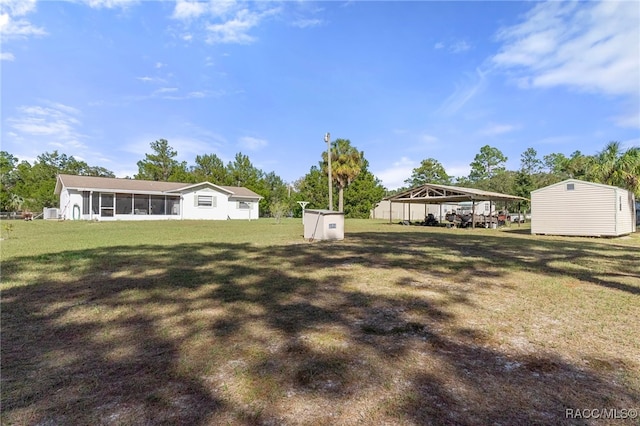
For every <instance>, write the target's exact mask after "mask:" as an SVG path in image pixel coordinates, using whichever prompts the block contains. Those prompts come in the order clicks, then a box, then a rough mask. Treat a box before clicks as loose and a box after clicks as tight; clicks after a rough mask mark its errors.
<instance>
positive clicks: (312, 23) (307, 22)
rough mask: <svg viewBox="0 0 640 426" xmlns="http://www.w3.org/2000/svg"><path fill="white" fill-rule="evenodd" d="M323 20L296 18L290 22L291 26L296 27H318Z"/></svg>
mask: <svg viewBox="0 0 640 426" xmlns="http://www.w3.org/2000/svg"><path fill="white" fill-rule="evenodd" d="M323 23H324V22H323V21H322V19H297V20H295V21H293V22H292V23H291V25H292V26H294V27H298V28H310V27H318V26H320V25H322V24H323Z"/></svg>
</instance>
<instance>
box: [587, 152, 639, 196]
mask: <svg viewBox="0 0 640 426" xmlns="http://www.w3.org/2000/svg"><path fill="white" fill-rule="evenodd" d="M590 174H591V177H592V179H593V180H595V181H597V182H600V183H604V184H607V185H613V186H618V187H621V188H625V189H628V190H629V191H631V192H633V193H635V194H636V195H640V147H632V148H629V149H628V150H627V151H625V152H622V151H621V149H620V142H609V144H608V145H607V146H606V147H605V148H604V149H603V150H602V151H600V152H599V153H598V154H597V155H596V156H595V161H594V163H593V166H592V169H591V173H590Z"/></svg>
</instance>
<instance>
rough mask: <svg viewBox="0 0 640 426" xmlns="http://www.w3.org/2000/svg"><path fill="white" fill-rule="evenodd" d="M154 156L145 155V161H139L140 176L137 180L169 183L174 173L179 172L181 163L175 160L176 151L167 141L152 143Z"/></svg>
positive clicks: (138, 175) (136, 176)
mask: <svg viewBox="0 0 640 426" xmlns="http://www.w3.org/2000/svg"><path fill="white" fill-rule="evenodd" d="M150 146H151V149H152V150H153V153H152V154H145V159H144V160H141V161H138V174H137V175H135V179H146V180H154V181H162V182H168V181H169V180H170V177H171V175H172V173H174V172H175V171H178V168H179V163H178V161H177V160H175V157H176V156H177V155H178V152H177V151H175V150H174V149H173V148H172V147H171V146H169V142H168V141H167V140H166V139H160V140H157V141H155V142H151V144H150Z"/></svg>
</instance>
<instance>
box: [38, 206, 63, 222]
mask: <svg viewBox="0 0 640 426" xmlns="http://www.w3.org/2000/svg"><path fill="white" fill-rule="evenodd" d="M42 217H43V218H44V219H45V220H47V219H58V218H59V217H60V209H56V208H50V209H44V210H43V211H42Z"/></svg>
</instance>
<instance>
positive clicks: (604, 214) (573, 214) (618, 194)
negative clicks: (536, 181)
mask: <svg viewBox="0 0 640 426" xmlns="http://www.w3.org/2000/svg"><path fill="white" fill-rule="evenodd" d="M635 218H636V212H635V197H634V195H633V193H632V192H630V191H627V190H625V189H622V188H618V187H615V186H610V185H603V184H599V183H593V182H586V181H582V180H577V179H568V180H565V181H562V182H558V183H556V184H553V185H549V186H547V187H544V188H540V189H537V190H535V191H533V192H531V233H532V234H546V235H567V236H584V237H617V236H620V235H626V234H630V233H632V232H635V231H636V223H635Z"/></svg>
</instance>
